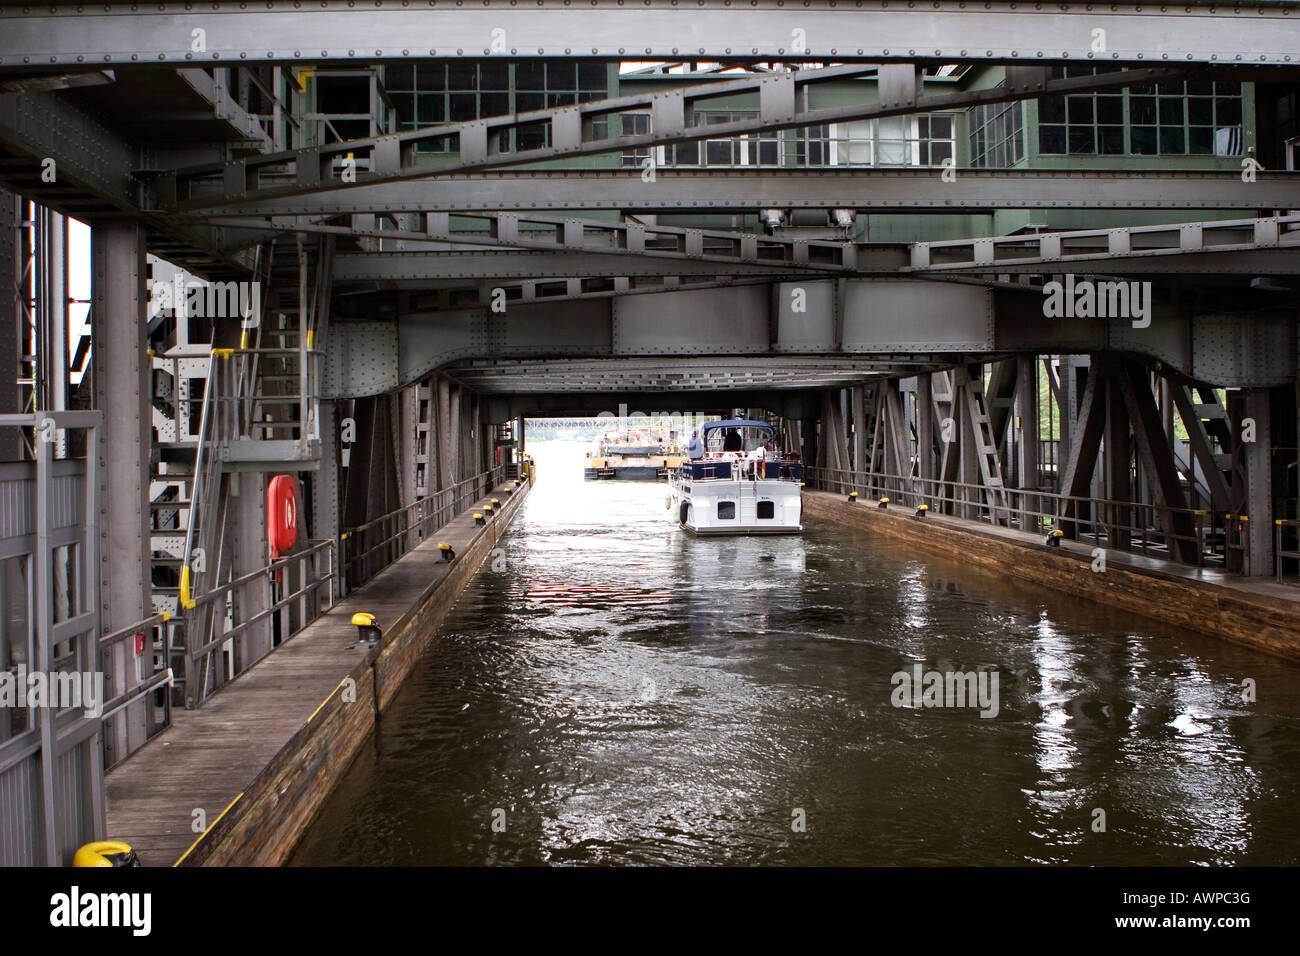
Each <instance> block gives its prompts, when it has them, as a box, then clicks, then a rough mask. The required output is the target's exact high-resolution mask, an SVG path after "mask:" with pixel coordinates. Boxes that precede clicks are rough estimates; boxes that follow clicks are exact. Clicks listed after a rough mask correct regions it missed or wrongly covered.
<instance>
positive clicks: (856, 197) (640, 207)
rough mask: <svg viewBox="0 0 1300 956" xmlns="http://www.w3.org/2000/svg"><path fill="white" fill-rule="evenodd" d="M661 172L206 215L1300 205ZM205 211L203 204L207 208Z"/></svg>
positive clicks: (410, 189)
mask: <svg viewBox="0 0 1300 956" xmlns="http://www.w3.org/2000/svg"><path fill="white" fill-rule="evenodd" d="M942 172H943V170H941V169H937V168H936V169H923V168H915V167H911V168H900V169H879V168H875V169H816V170H811V169H810V170H796V169H779V170H778V169H771V170H761V171H750V170H743V169H728V170H714V169H709V170H684V169H674V170H660V171H659V173H658V175H657V176H656V178H655V181H653V182H644V181H642V179H641V177H640V175H639V174H638V173H636V172H635V171H634V172H631V173H621V172H612V171H608V170H582V171H576V170H575V171H564V172H558V171H548V172H501V173H478V174H467V175H462V176H449V177H446V178H442V179H436V180H427V181H420V182H414V181H407V182H394V183H385V184H380V185H371V186H362V187H358V188H357V189H351V190H347V191H344V192H337V191H336V192H323V193H306V194H303V195H299V196H285V197H281V198H279V199H268V200H265V201H254V202H249V203H245V204H240V205H236V206H232V207H221V208H220V209H211V210H206V212H208V213H220V214H226V215H229V214H231V213H234V212H235V211H236V210H238V211H239V212H240V213H242V214H244V215H260V216H271V215H293V216H302V215H313V216H339V215H344V214H347V213H383V212H389V213H420V212H452V213H458V212H481V211H483V210H506V211H530V212H541V211H550V212H552V213H556V212H564V211H579V210H593V209H615V210H622V211H624V212H629V213H631V212H644V213H670V212H682V211H685V210H690V211H694V212H754V211H755V210H758V209H767V208H775V209H842V208H849V209H856V210H860V211H874V212H932V213H942V212H949V213H969V212H977V211H992V210H998V209H1188V210H1200V209H1214V210H1221V209H1241V210H1250V211H1252V212H1253V211H1255V210H1259V209H1300V172H1294V173H1285V172H1271V171H1269V172H1259V173H1257V174H1256V175H1255V178H1254V181H1253V182H1243V181H1242V177H1241V175H1240V174H1238V173H1235V172H1205V171H1198V172H1169V171H1158V170H1043V169H1034V170H1028V169H1015V170H1009V169H998V170H984V169H980V170H968V169H962V170H959V171H958V172H957V176H956V178H955V180H954V181H952V182H945V181H944V180H943V179H942V178H941V173H942ZM199 212H200V214H201V213H202V212H203V211H199Z"/></svg>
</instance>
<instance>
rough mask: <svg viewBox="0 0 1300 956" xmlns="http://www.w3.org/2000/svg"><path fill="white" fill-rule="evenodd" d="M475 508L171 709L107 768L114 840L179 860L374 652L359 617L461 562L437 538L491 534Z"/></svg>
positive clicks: (156, 857)
mask: <svg viewBox="0 0 1300 956" xmlns="http://www.w3.org/2000/svg"><path fill="white" fill-rule="evenodd" d="M496 494H498V495H499V496H501V497H504V495H500V492H496ZM486 500H487V499H486V498H485V499H484V500H483V501H482V502H480V503H479V505H481V504H483V503H485V502H486ZM478 507H479V506H478V505H476V506H475V508H470V509H466V511H465V512H464V513H463V514H460V515H458V516H457V517H455V518H454V519H452V521H451V522H450V523H449V524H447V525H446V526H445V527H443V528H442V529H441V530H439V531H438V532H437V533H436V534H433V535H431V536H430V537H429V538H428V539H427V540H426V541H424V542H423V543H422V544H421V545H420V546H419V547H417V548H415V549H414V550H412V551H410V552H408V553H407V554H405V555H403V556H402V557H401V558H400V559H399V560H398V561H396V562H395V563H394V564H392V565H390V566H389V567H388V568H386V569H384V570H383V571H382V572H380V573H379V574H378V575H376V576H375V577H374V578H373V579H371V580H370V581H369V582H367V583H366V584H365V585H364V586H363V587H362V588H360V589H359V590H357V591H354V592H353V593H351V594H349V595H348V597H347V598H346V599H345V600H343V601H340V602H339V603H338V604H337V605H336V606H335V607H334V608H333V609H332V610H331V611H329V612H328V613H326V614H323V615H322V616H321V617H319V618H317V619H316V620H315V621H313V622H312V623H311V624H309V625H308V626H307V627H306V628H304V629H303V630H302V631H300V632H298V633H297V634H295V635H294V636H293V637H292V638H290V639H289V640H288V641H285V642H284V643H283V644H282V645H280V646H279V647H278V648H276V649H275V650H274V651H273V652H272V653H270V654H268V655H267V656H266V657H264V658H263V659H262V660H260V661H258V662H257V663H256V664H255V665H254V666H253V667H251V668H249V670H248V671H247V672H245V673H244V674H242V675H240V676H239V677H238V678H237V679H236V680H234V681H233V682H232V683H230V684H228V685H227V686H226V687H224V688H222V689H221V690H220V691H219V692H218V693H216V694H215V695H213V696H212V697H211V698H209V699H208V700H207V701H206V702H205V703H204V704H203V706H202V707H201V708H199V709H197V710H179V709H178V710H174V711H173V712H172V726H171V727H170V728H168V729H167V730H165V731H163V732H162V733H161V734H159V735H158V736H157V737H155V738H154V739H153V740H151V741H150V742H149V743H148V744H146V745H145V746H144V747H142V748H141V749H140V750H139V751H137V752H136V753H134V754H133V755H131V757H129V758H128V759H127V760H125V761H123V762H122V763H121V764H119V765H118V766H117V767H114V768H113V770H112V771H111V772H110V773H109V774H108V776H107V780H106V789H107V817H108V830H107V832H108V836H109V838H110V839H114V840H125V841H126V842H127V843H129V844H131V846H132V847H134V848H135V850H136V853H137V855H138V856H139V858H140V861H141V862H142V863H143V864H144V865H145V866H170V865H171V864H173V863H175V862H176V861H177V859H178V858H179V857H181V856H182V855H183V854H184V853H185V852H186V850H187V849H188V848H189V847H190V846H191V845H192V844H193V843H194V842H195V841H196V840H197V839H198V837H199V835H200V833H201V832H202V831H203V830H204V828H205V825H206V826H207V827H211V826H212V825H213V824H215V823H216V821H217V819H218V818H219V816H220V815H221V814H222V813H223V812H224V811H225V810H226V808H228V807H229V806H230V805H231V803H232V802H233V801H234V800H235V799H236V798H237V797H238V796H239V795H240V794H241V793H242V792H243V791H244V789H245V788H246V787H247V786H248V784H250V783H251V782H252V781H253V780H254V778H256V777H257V776H258V774H259V773H260V772H261V771H262V769H263V768H264V767H266V766H267V765H268V764H269V763H270V762H271V761H272V759H273V758H274V757H275V756H276V754H277V753H279V751H280V750H281V748H283V747H284V745H285V744H286V743H287V742H288V741H289V739H290V738H291V737H293V735H294V734H295V733H296V732H297V731H298V730H299V729H300V728H301V727H302V726H303V725H304V724H305V723H306V722H307V720H308V718H309V717H310V716H311V715H312V714H313V713H314V712H315V711H316V710H317V708H319V707H320V706H321V704H322V703H323V702H324V701H325V700H326V698H328V697H329V696H330V695H331V694H332V693H333V692H334V690H335V689H336V688H337V687H338V685H339V683H340V681H342V679H343V678H344V677H345V676H347V674H348V673H349V672H350V671H352V670H353V669H354V668H355V667H356V666H357V664H358V663H359V662H360V661H361V660H363V659H364V658H365V657H366V655H367V654H368V653H369V651H370V648H369V647H367V646H365V645H361V646H358V645H357V629H356V628H355V627H353V626H352V623H351V618H352V615H353V613H355V612H357V611H368V612H370V613H371V614H374V615H375V617H376V618H378V621H379V625H380V627H381V628H384V627H386V626H387V625H390V624H392V623H393V622H395V621H397V620H398V619H399V618H401V616H402V615H403V614H404V613H406V612H407V610H408V609H409V608H411V607H412V605H413V604H415V603H416V602H417V601H418V600H419V599H420V597H421V595H423V594H424V593H425V592H426V591H427V590H428V588H429V587H430V585H431V584H433V583H434V582H436V581H438V580H440V579H441V578H442V577H444V576H446V574H447V573H448V570H449V569H450V568H452V567H454V566H455V565H454V564H448V563H446V562H444V561H443V560H442V557H441V555H440V553H439V551H438V542H439V541H446V542H448V543H449V544H450V545H451V546H452V547H453V548H454V549H455V550H456V552H457V553H458V554H463V553H466V552H468V550H469V545H470V544H471V542H472V541H473V540H474V539H475V538H476V537H477V536H478V535H479V534H482V533H491V530H492V529H490V528H486V529H485V528H477V527H475V525H474V523H473V517H472V513H473V511H474V510H476V509H477V508H478ZM512 517H513V513H512V514H511V515H510V516H509V517H505V516H503V517H502V518H501V519H493V520H507V521H508V520H510V518H512ZM196 811H202V819H200V815H199V814H198V813H196ZM196 821H197V822H196Z"/></svg>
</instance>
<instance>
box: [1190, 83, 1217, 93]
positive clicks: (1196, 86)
mask: <svg viewBox="0 0 1300 956" xmlns="http://www.w3.org/2000/svg"><path fill="white" fill-rule="evenodd" d="M1213 92H1214V84H1213V83H1211V82H1210V81H1209V80H1188V81H1187V94H1188V95H1189V96H1209V95H1210V94H1211V93H1213Z"/></svg>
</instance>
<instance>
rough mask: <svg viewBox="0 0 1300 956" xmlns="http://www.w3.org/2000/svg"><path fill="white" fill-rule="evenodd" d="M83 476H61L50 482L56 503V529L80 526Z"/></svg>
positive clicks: (54, 525)
mask: <svg viewBox="0 0 1300 956" xmlns="http://www.w3.org/2000/svg"><path fill="white" fill-rule="evenodd" d="M81 495H82V476H81V475H60V476H59V477H57V478H54V479H53V480H52V481H51V482H50V496H51V498H52V499H53V503H54V523H53V525H52V527H54V528H71V527H74V526H77V525H78V524H79V521H80V518H81V502H82V498H81Z"/></svg>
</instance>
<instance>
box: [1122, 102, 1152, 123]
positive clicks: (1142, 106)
mask: <svg viewBox="0 0 1300 956" xmlns="http://www.w3.org/2000/svg"><path fill="white" fill-rule="evenodd" d="M1128 112H1129V122H1131V123H1132V124H1133V125H1134V126H1146V125H1151V124H1154V123H1155V121H1156V101H1155V97H1152V96H1134V97H1130V99H1129V101H1128Z"/></svg>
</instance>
